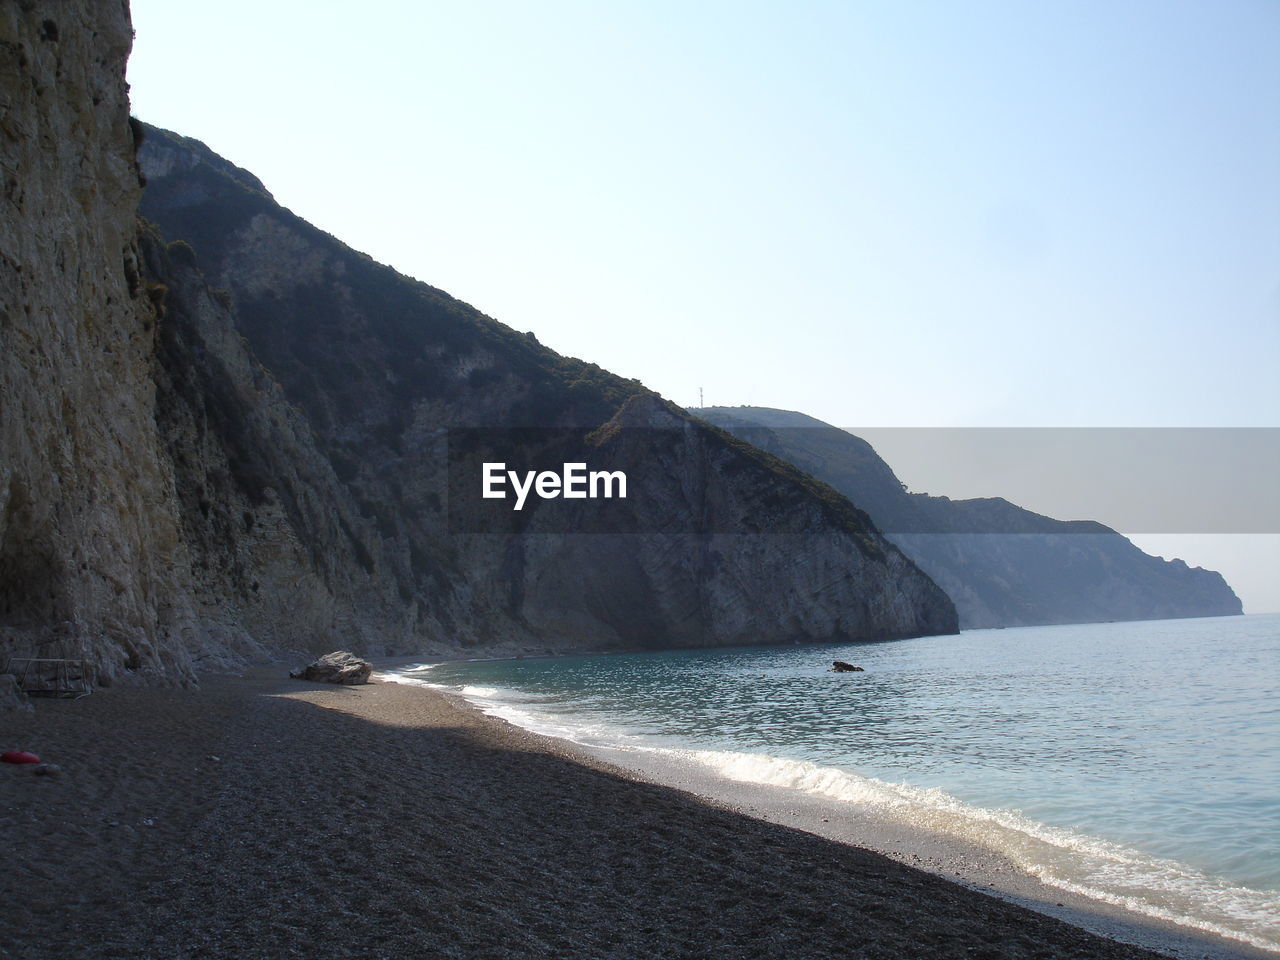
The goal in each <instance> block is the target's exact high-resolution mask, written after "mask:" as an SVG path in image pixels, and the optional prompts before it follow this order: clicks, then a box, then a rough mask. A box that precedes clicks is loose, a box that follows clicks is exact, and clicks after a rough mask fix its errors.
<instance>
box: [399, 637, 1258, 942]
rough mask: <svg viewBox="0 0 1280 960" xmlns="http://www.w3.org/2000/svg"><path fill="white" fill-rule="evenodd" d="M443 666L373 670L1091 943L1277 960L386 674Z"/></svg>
mask: <svg viewBox="0 0 1280 960" xmlns="http://www.w3.org/2000/svg"><path fill="white" fill-rule="evenodd" d="M484 659H485V660H489V659H495V660H505V659H510V658H505V657H503V658H484ZM447 662H460V661H449V660H427V661H422V660H405V661H401V662H398V663H397V664H390V663H388V664H387V665H385V666H383V667H379V668H378V673H380V674H381V677H380V679H383V680H385V681H388V682H401V683H406V685H411V686H420V687H421V688H423V689H428V690H431V691H432V692H434V693H437V694H439V695H441V696H444V697H446V698H449V699H450V700H453V701H455V702H456V703H457V704H459V705H460V706H461V707H463V708H465V709H470V710H474V711H477V712H478V713H480V714H482V715H483V716H485V717H486V719H488V720H490V721H495V722H498V723H502V724H506V725H508V726H511V727H513V728H514V729H517V730H521V731H522V732H525V733H527V734H530V735H533V736H538V737H543V738H545V739H547V740H549V741H552V742H555V743H560V744H565V745H568V746H570V747H571V748H573V749H576V750H578V751H581V752H582V753H583V754H584V755H586V756H588V757H590V758H593V759H594V760H596V761H599V762H602V763H605V764H608V765H609V766H611V767H614V768H617V769H621V770H625V771H627V773H628V774H630V775H633V776H637V777H640V778H641V779H643V780H645V781H647V782H650V783H653V784H655V785H659V786H664V787H671V788H673V789H677V790H680V791H682V792H684V793H687V794H689V795H691V796H693V797H696V798H698V799H700V800H705V801H709V802H711V803H714V804H716V805H718V806H722V807H724V808H726V809H729V810H732V811H734V812H736V813H739V814H741V815H743V816H747V817H751V818H754V819H758V820H762V821H764V822H768V823H772V824H776V825H779V826H784V827H791V828H794V829H798V830H802V831H804V832H806V833H811V834H813V835H815V836H819V837H822V838H824V839H827V840H832V841H835V842H837V843H842V844H846V845H849V846H852V847H855V848H857V849H861V850H867V851H871V852H874V853H877V854H881V855H883V856H886V857H889V858H890V859H892V860H894V861H896V862H897V863H899V864H901V865H903V866H905V867H908V868H911V869H916V870H923V871H925V872H927V873H930V874H933V875H935V876H937V877H939V878H941V879H943V880H945V881H947V882H949V883H955V884H957V885H958V886H962V887H965V888H966V889H969V890H973V891H975V892H978V893H982V894H986V895H989V896H994V897H997V898H999V899H1001V900H1004V901H1006V902H1008V903H1012V904H1016V905H1018V906H1021V907H1025V908H1027V909H1030V910H1034V911H1036V912H1037V913H1040V914H1043V915H1045V916H1049V917H1053V918H1055V919H1058V920H1062V921H1063V922H1066V923H1070V924H1072V925H1073V926H1077V927H1079V928H1081V929H1083V930H1086V931H1089V932H1090V933H1094V934H1097V935H1098V936H1102V937H1106V938H1108V939H1111V940H1116V941H1118V942H1121V943H1127V944H1131V945H1134V946H1139V947H1143V948H1145V949H1148V950H1155V951H1158V952H1161V953H1164V954H1167V955H1169V956H1172V957H1178V958H1185V960H1265V958H1274V957H1280V951H1272V950H1268V949H1266V948H1262V947H1258V946H1255V945H1254V944H1250V943H1248V942H1246V941H1243V940H1239V939H1236V938H1233V937H1230V936H1227V935H1224V934H1219V933H1217V932H1215V931H1211V930H1203V929H1199V928H1196V927H1192V926H1188V925H1185V924H1182V923H1179V922H1177V921H1175V920H1170V919H1166V918H1162V917H1157V916H1152V915H1150V914H1146V913H1142V912H1139V911H1137V910H1135V909H1133V908H1130V907H1127V906H1125V905H1123V904H1117V903H1112V902H1110V901H1107V900H1103V899H1100V898H1097V897H1094V896H1091V895H1089V894H1083V893H1077V892H1074V891H1071V890H1068V889H1065V888H1062V887H1058V886H1054V885H1052V884H1049V883H1047V882H1045V881H1042V880H1040V879H1039V878H1037V877H1035V876H1033V875H1032V874H1030V873H1029V872H1028V871H1027V870H1026V869H1024V868H1023V867H1022V866H1020V865H1018V864H1016V863H1014V862H1013V861H1011V860H1010V859H1009V858H1008V857H1007V856H1006V855H1005V854H1003V853H1001V852H1000V851H999V850H997V849H994V848H991V847H987V846H984V845H982V844H981V843H979V842H977V841H974V840H969V839H966V838H963V837H960V836H956V835H953V834H949V833H946V832H944V831H941V830H937V829H931V828H928V827H924V826H921V825H919V824H909V823H905V822H903V821H902V820H901V819H898V818H894V817H892V816H890V815H888V814H886V813H884V812H882V811H877V810H875V809H871V808H869V807H868V805H865V804H851V803H850V802H848V801H843V800H835V799H830V798H826V797H822V796H817V795H814V794H811V793H808V792H806V791H803V790H801V789H798V788H792V787H786V786H780V785H774V784H769V783H760V782H754V781H739V780H733V779H731V778H729V777H727V776H725V775H722V774H719V773H717V772H714V771H712V770H710V769H708V768H706V767H705V766H704V765H702V764H699V763H698V762H696V761H695V760H690V759H684V758H681V757H678V756H675V755H673V754H671V753H669V752H666V751H656V750H647V749H644V748H629V747H606V746H599V745H594V744H584V743H580V742H578V741H575V740H572V739H570V738H566V737H558V736H556V735H554V734H548V733H545V732H542V731H538V730H531V729H526V728H524V727H522V726H520V725H519V724H518V723H515V722H513V721H511V720H508V719H507V718H505V717H502V716H498V715H495V714H491V713H488V712H487V711H486V710H485V709H484V707H483V706H482V705H481V704H477V703H474V702H472V701H470V700H468V699H467V698H466V697H465V696H464V695H462V694H460V693H457V692H455V691H452V690H448V689H442V688H441V687H439V686H433V685H431V684H430V683H429V682H423V681H415V680H413V679H407V680H397V679H394V673H393V671H395V670H396V669H397V668H400V669H403V668H405V667H408V666H411V665H414V664H421V665H424V666H425V665H428V664H439V663H447ZM377 675H378V674H375V676H377ZM694 752H696V751H694ZM762 756H763V754H762Z"/></svg>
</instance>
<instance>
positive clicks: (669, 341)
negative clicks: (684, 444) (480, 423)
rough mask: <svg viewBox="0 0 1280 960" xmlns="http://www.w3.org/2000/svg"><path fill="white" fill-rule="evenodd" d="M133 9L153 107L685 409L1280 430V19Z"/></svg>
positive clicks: (338, 230)
mask: <svg viewBox="0 0 1280 960" xmlns="http://www.w3.org/2000/svg"><path fill="white" fill-rule="evenodd" d="M132 8H133V19H134V27H135V30H136V41H135V46H134V54H133V58H132V60H131V63H130V67H129V80H130V82H131V84H132V97H133V105H134V112H135V113H136V114H137V115H138V116H139V117H141V118H142V119H144V120H146V121H148V122H151V123H155V124H158V125H160V126H162V127H167V128H170V129H173V130H176V131H178V132H180V133H183V134H185V135H188V136H193V137H196V138H198V139H201V140H204V141H205V142H206V143H208V144H209V145H210V146H211V147H212V148H213V149H214V150H216V151H217V152H219V153H221V154H222V155H223V156H225V157H227V158H228V159H230V160H232V161H233V162H235V163H237V164H239V165H241V166H244V167H246V168H248V169H250V170H252V171H253V172H254V173H255V174H257V175H258V176H259V177H260V178H261V179H262V180H263V181H264V182H265V183H266V185H267V187H268V188H269V189H270V190H271V191H272V192H273V193H274V195H275V196H276V198H277V199H278V200H279V201H280V202H281V203H283V204H284V205H285V206H287V207H289V208H290V209H292V210H293V211H294V212H295V213H298V214H299V215H301V216H303V217H304V218H306V219H307V220H310V221H311V222H312V223H314V224H316V225H317V226H319V227H321V228H322V229H324V230H327V231H329V232H330V233H333V234H334V235H336V236H338V237H339V238H341V239H342V240H344V241H345V242H347V243H348V244H350V245H351V246H353V247H355V248H357V249H359V250H363V251H365V252H367V253H369V254H370V255H372V256H373V257H375V258H376V259H378V260H381V261H383V262H386V263H389V264H391V265H392V266H394V267H396V268H397V269H398V270H400V271H401V272H403V273H406V274H408V275H410V276H413V277H416V278H418V279H420V280H424V281H426V282H428V283H431V284H433V285H435V286H437V287H441V288H443V289H445V290H447V291H449V292H450V293H452V294H453V295H454V296H457V297H458V298H460V299H462V300H465V301H467V302H469V303H471V304H472V305H474V306H475V307H477V308H478V309H480V310H482V311H484V312H485V313H487V314H489V315H490V316H493V317H496V318H497V319H499V320H502V321H504V322H506V323H508V324H510V325H511V326H513V327H515V328H517V329H519V330H531V331H533V332H535V333H536V334H537V336H538V338H539V340H541V341H542V342H543V343H544V344H547V345H548V346H551V347H553V348H554V349H557V350H559V351H560V352H562V353H566V354H570V355H574V356H579V357H583V358H585V359H588V360H591V361H594V362H596V363H599V364H600V365H601V366H604V367H606V368H608V369H611V370H613V371H614V372H616V373H619V374H622V375H623V376H628V377H636V378H638V379H640V380H642V381H644V382H645V383H646V384H647V385H649V386H651V387H653V388H654V389H657V390H658V391H660V392H661V393H663V394H664V395H666V396H668V397H670V398H671V399H673V400H675V401H676V402H679V403H682V404H685V405H690V406H693V405H696V404H697V403H698V400H699V390H700V389H701V390H702V391H703V394H702V395H703V396H705V399H706V402H707V403H708V404H720V405H737V404H754V405H762V406H773V407H781V408H785V409H792V410H800V411H803V412H805V413H808V414H810V415H812V416H815V417H818V418H820V419H823V420H826V421H828V422H830V423H834V424H836V425H838V426H842V427H849V428H854V429H857V428H860V427H1013V426H1016V427H1245V426H1250V427H1275V426H1280V376H1277V371H1280V175H1278V174H1277V171H1278V170H1280V3H1277V2H1275V0H1223V2H1219V3H1204V2H1179V0H1156V2H1144V0H1127V2H1125V3H1123V4H1116V3H1113V2H1091V0H1071V2H1061V3H1056V2H1037V3H1026V2H1024V0H1002V2H994V0H993V2H980V0H946V2H942V0H938V2H919V0H886V2H869V0H868V2H858V0H842V2H834V3H827V2H818V0H810V2H793V3H781V2H752V0H737V2H734V3H724V2H717V0H706V2H699V3H696V4H689V3H673V2H665V0H645V2H643V3H641V2H608V3H600V2H565V0H545V2H540V3H538V4H530V3H527V2H494V0H467V2H465V3H462V2H457V3H452V2H450V3H445V2H440V3H433V2H420V0H419V2H378V0H366V2H364V3H361V4H358V5H352V4H349V3H328V2H322V0H310V2H306V3H293V2H286V0H265V2H264V0H257V2H254V3H252V4H250V3H247V2H241V0H225V2H222V3H219V4H212V5H211V4H185V3H180V4H176V3H172V2H171V0H133V3H132ZM945 466H946V465H945V464H944V463H939V464H936V465H935V468H936V469H935V472H936V473H937V476H934V477H923V478H922V479H921V481H920V482H919V484H917V485H916V486H917V488H919V489H928V490H929V491H930V492H936V493H943V492H948V491H947V489H946V484H947V476H946V474H945ZM1025 505H1026V506H1029V507H1031V508H1032V509H1035V507H1036V505H1035V504H1025ZM1233 536H1235V537H1236V539H1234V540H1230V541H1228V540H1224V541H1223V544H1227V545H1229V544H1231V543H1235V544H1237V545H1238V544H1239V543H1240V542H1241V541H1240V540H1239V539H1238V538H1239V535H1238V534H1237V535H1233ZM1139 542H1140V543H1141V541H1139ZM1188 542H1189V541H1188ZM1263 542H1264V541H1262V540H1259V541H1257V542H1255V543H1254V544H1253V548H1251V550H1252V552H1248V551H1246V552H1247V553H1249V556H1250V557H1252V558H1254V559H1252V560H1250V561H1249V562H1250V564H1251V566H1250V570H1251V571H1252V572H1253V573H1255V574H1256V573H1257V572H1258V571H1257V567H1256V563H1255V561H1256V557H1257V556H1258V555H1259V554H1258V553H1257V550H1258V549H1262V550H1263V553H1262V554H1261V555H1262V556H1264V557H1265V556H1270V557H1271V558H1272V560H1273V561H1274V565H1273V566H1272V567H1271V568H1270V574H1273V576H1270V580H1271V582H1272V583H1273V584H1275V589H1274V590H1273V591H1271V592H1270V593H1265V595H1264V586H1259V587H1258V591H1259V592H1257V594H1256V596H1257V599H1256V600H1252V601H1251V600H1250V599H1249V598H1246V605H1247V607H1248V608H1249V609H1250V610H1255V611H1256V610H1261V609H1269V610H1280V542H1277V540H1276V538H1274V537H1272V538H1271V540H1270V543H1271V547H1270V553H1267V550H1266V548H1261V547H1259V544H1260V543H1263ZM1164 546H1165V547H1166V548H1168V549H1170V550H1175V551H1176V550H1177V549H1178V545H1177V543H1172V544H1170V543H1166V544H1165V545H1164ZM1196 549H1197V550H1199V551H1200V554H1199V555H1198V556H1194V555H1193V556H1187V557H1186V559H1188V561H1189V562H1192V563H1193V564H1195V563H1197V562H1201V561H1200V559H1199V557H1200V556H1208V554H1207V553H1206V552H1205V548H1204V544H1203V542H1200V543H1199V546H1197V547H1196ZM1223 549H1226V552H1227V554H1230V553H1231V550H1230V549H1229V548H1228V547H1223ZM1209 553H1213V551H1209ZM1165 555H1168V553H1166V554H1165ZM1213 556H1214V557H1215V558H1216V557H1217V556H1218V554H1213ZM1240 556H1241V557H1243V556H1244V555H1243V554H1241V555H1240ZM1203 562H1204V565H1212V564H1211V563H1209V562H1208V561H1207V560H1205V561H1203ZM1214 562H1215V563H1218V564H1219V569H1224V570H1226V569H1227V567H1226V566H1225V565H1222V562H1221V560H1220V559H1215V560H1214ZM1242 563H1243V560H1240V559H1239V558H1238V562H1237V569H1239V570H1244V567H1243V566H1241V564H1242ZM1263 566H1264V572H1266V571H1265V564H1264V565H1263ZM1228 579H1230V580H1233V582H1234V579H1233V576H1232V575H1231V574H1230V573H1228ZM1265 579H1266V578H1265V577H1264V580H1265Z"/></svg>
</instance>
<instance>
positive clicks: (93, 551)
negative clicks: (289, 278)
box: [0, 2, 196, 676]
mask: <svg viewBox="0 0 1280 960" xmlns="http://www.w3.org/2000/svg"><path fill="white" fill-rule="evenodd" d="M131 38H132V34H131V28H130V24H129V17H128V8H127V7H126V6H124V5H122V4H120V3H89V2H84V3H44V4H30V3H22V4H18V3H6V4H3V5H2V6H0V173H2V175H3V196H2V197H0V205H2V206H3V208H4V213H3V216H0V669H3V664H4V660H5V655H6V654H8V653H21V654H26V655H28V656H30V655H33V654H34V655H41V656H48V657H62V656H72V657H76V656H89V657H90V658H92V659H94V660H96V661H97V662H98V663H99V664H100V665H101V666H102V667H103V671H104V674H105V675H106V676H110V675H111V674H113V673H117V672H118V673H121V674H125V673H129V672H134V671H136V672H148V671H152V672H153V671H156V670H159V671H162V672H166V673H168V674H170V675H176V676H181V675H183V674H184V673H185V671H186V669H187V665H188V652H187V651H188V648H189V646H191V645H193V644H194V643H196V638H195V629H196V628H195V623H194V620H193V617H192V612H191V609H190V605H189V602H188V600H189V591H188V582H187V569H188V564H187V561H186V555H185V552H184V549H183V545H182V543H181V541H180V537H179V520H178V511H177V502H176V499H175V497H174V490H173V484H172V478H171V475H170V473H169V470H168V458H167V454H166V453H165V452H164V451H163V450H162V449H161V446H160V444H159V442H158V437H157V435H156V430H155V425H154V418H153V406H154V392H155V389H154V385H153V383H152V381H151V377H150V358H151V355H152V351H153V348H154V336H155V330H154V311H153V309H152V306H151V304H150V302H149V299H148V293H149V291H148V289H147V287H146V284H145V282H144V281H143V279H142V276H141V273H142V271H141V267H140V264H139V255H138V246H137V230H136V226H135V217H136V209H137V204H138V197H139V195H140V192H141V189H140V185H139V181H138V171H137V167H136V165H135V163H134V157H133V136H132V134H131V132H130V126H129V116H128V101H127V98H126V95H125V87H124V83H123V76H124V66H125V58H126V57H127V56H128V53H129V47H130V43H131Z"/></svg>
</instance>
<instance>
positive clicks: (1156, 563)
mask: <svg viewBox="0 0 1280 960" xmlns="http://www.w3.org/2000/svg"><path fill="white" fill-rule="evenodd" d="M698 413H699V415H700V416H701V417H702V418H703V419H705V420H707V421H709V422H711V423H714V424H717V425H719V426H721V427H723V428H724V429H726V430H730V431H732V432H733V433H734V434H735V435H737V436H740V437H742V438H743V439H745V440H747V441H749V442H751V443H753V444H756V445H758V446H760V447H762V448H763V449H765V450H768V451H770V452H771V453H774V454H776V455H777V456H780V457H784V458H786V459H787V460H790V461H791V462H792V463H794V464H795V465H796V466H798V467H799V468H800V469H802V470H806V471H808V472H810V473H811V474H813V476H815V477H817V478H818V479H820V480H823V481H825V482H827V483H829V484H831V486H832V487H834V488H835V489H837V490H839V491H840V492H841V493H843V494H845V495H846V496H848V497H849V498H850V499H851V500H853V501H854V502H855V503H857V504H858V505H859V506H861V507H863V508H864V509H866V511H867V512H868V514H869V515H870V516H871V518H872V520H873V521H874V522H875V523H876V524H877V525H878V526H880V527H881V528H882V529H884V530H887V531H890V532H889V533H888V537H889V539H891V540H892V541H893V542H894V543H896V544H897V545H898V546H899V547H901V549H902V550H903V551H904V552H905V553H906V554H907V555H908V556H910V557H911V558H912V559H913V560H914V561H915V562H916V563H917V564H919V565H920V567H921V569H923V570H924V571H925V572H927V573H928V574H929V575H930V576H931V577H932V578H933V579H934V581H935V582H937V583H938V585H939V586H941V587H942V588H943V589H945V590H946V591H947V594H948V595H949V596H950V597H951V599H952V600H953V601H954V602H955V605H956V608H957V610H958V611H959V615H960V623H961V626H963V627H998V626H1019V625H1034V624H1049V623H1088V622H1092V621H1099V620H1157V619H1164V618H1171V617H1215V616H1229V615H1234V614H1239V613H1240V612H1241V606H1240V600H1239V598H1237V597H1236V595H1235V594H1234V593H1233V592H1232V590H1231V588H1230V587H1229V586H1227V583H1226V581H1224V580H1223V579H1222V576H1221V574H1218V573H1215V572H1213V571H1211V570H1201V569H1199V568H1195V569H1192V568H1190V567H1188V566H1187V565H1186V564H1185V563H1183V562H1182V561H1181V560H1173V561H1166V560H1162V559H1160V558H1159V557H1152V556H1149V555H1147V554H1145V553H1143V552H1142V551H1141V550H1139V549H1138V548H1137V547H1135V546H1134V545H1133V544H1132V543H1130V542H1129V541H1128V540H1127V539H1125V538H1124V537H1122V536H1121V535H1120V534H1118V533H1116V532H1115V531H1113V530H1111V529H1110V528H1108V527H1105V526H1103V525H1102V524H1100V523H1093V522H1090V521H1075V520H1073V521H1063V520H1054V519H1051V518H1050V517H1045V516H1041V515H1040V514H1037V513H1032V512H1031V511H1030V510H1024V509H1022V508H1021V507H1017V506H1015V505H1014V504H1012V503H1009V502H1008V501H1006V500H1002V499H999V498H986V499H978V500H950V499H947V498H946V497H931V496H928V495H926V494H912V493H907V492H906V491H905V490H904V489H903V486H902V484H901V483H900V482H899V480H898V478H897V477H896V476H895V475H894V473H893V470H892V469H891V468H890V467H889V465H888V464H887V463H885V462H884V461H883V460H881V459H880V457H879V456H877V455H876V452H875V450H873V449H872V448H871V445H870V444H868V443H867V442H866V441H865V440H862V439H860V438H859V437H855V436H853V435H851V434H849V433H847V432H846V431H844V430H840V429H838V428H837V427H833V426H831V425H830V424H827V423H823V422H822V421H820V420H815V419H813V418H812V417H808V416H805V415H804V414H800V413H792V412H790V411H786V410H771V409H768V408H757V407H713V408H707V409H705V410H699V411H698Z"/></svg>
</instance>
